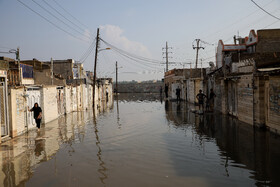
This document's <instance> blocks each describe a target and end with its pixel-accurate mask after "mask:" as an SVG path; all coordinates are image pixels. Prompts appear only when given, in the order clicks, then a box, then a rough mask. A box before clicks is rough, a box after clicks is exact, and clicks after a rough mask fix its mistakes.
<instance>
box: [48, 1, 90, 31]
mask: <svg viewBox="0 0 280 187" xmlns="http://www.w3.org/2000/svg"><path fill="white" fill-rule="evenodd" d="M53 2H55V4H57V6H59V7H60V8H61V9H62V10H64V12H66V13H67V14H68V15H69V16H71V17H72V18H73V19H75V20H76V21H77V22H78V23H80V24H81V25H83V26H84V27H85V28H87V26H86V25H85V24H83V23H82V22H81V21H79V20H78V19H77V18H76V17H75V16H73V15H72V14H71V13H69V12H68V11H67V10H66V9H65V8H63V6H62V5H60V4H59V3H58V2H57V1H55V0H53Z"/></svg>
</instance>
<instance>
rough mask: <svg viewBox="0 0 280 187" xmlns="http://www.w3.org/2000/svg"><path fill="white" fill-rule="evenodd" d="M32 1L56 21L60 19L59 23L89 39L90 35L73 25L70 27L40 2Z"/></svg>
mask: <svg viewBox="0 0 280 187" xmlns="http://www.w3.org/2000/svg"><path fill="white" fill-rule="evenodd" d="M31 1H32V2H34V3H35V4H36V5H38V6H39V7H41V8H42V9H43V10H45V11H46V12H47V13H48V14H50V15H51V16H53V17H54V18H55V19H57V20H58V21H60V22H61V23H63V24H64V25H66V26H67V27H68V28H70V29H72V30H74V31H76V32H77V33H79V34H81V35H82V36H83V37H85V38H88V39H91V38H90V37H88V36H86V35H84V33H82V32H81V31H79V30H77V29H76V28H75V27H72V26H71V25H69V24H68V23H66V22H65V21H63V20H62V19H60V18H59V17H57V16H56V15H54V14H53V13H52V12H51V11H49V10H48V9H46V8H45V7H44V6H42V5H41V4H40V3H38V2H36V1H35V0H31Z"/></svg>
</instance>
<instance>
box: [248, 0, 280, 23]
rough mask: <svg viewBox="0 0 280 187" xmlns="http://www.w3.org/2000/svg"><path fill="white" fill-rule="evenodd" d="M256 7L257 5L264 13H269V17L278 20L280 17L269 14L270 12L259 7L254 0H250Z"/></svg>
mask: <svg viewBox="0 0 280 187" xmlns="http://www.w3.org/2000/svg"><path fill="white" fill-rule="evenodd" d="M251 1H252V2H253V3H254V4H255V5H256V6H257V7H259V8H260V9H261V10H262V11H264V12H265V13H267V14H268V15H270V16H271V17H273V18H275V19H278V20H279V21H280V18H278V17H276V16H275V15H273V14H271V13H270V12H268V11H266V10H265V9H264V8H263V7H261V6H260V5H258V4H257V3H256V2H255V1H254V0H251Z"/></svg>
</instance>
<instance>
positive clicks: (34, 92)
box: [26, 88, 41, 129]
mask: <svg viewBox="0 0 280 187" xmlns="http://www.w3.org/2000/svg"><path fill="white" fill-rule="evenodd" d="M26 95H27V106H28V107H29V109H31V108H32V107H33V106H34V104H35V103H38V105H39V106H40V107H41V103H40V95H41V94H40V90H39V88H28V89H27V91H26ZM35 126H36V123H35V119H34V114H33V112H27V127H28V129H30V128H33V127H35Z"/></svg>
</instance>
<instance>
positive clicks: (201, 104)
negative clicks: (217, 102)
mask: <svg viewBox="0 0 280 187" xmlns="http://www.w3.org/2000/svg"><path fill="white" fill-rule="evenodd" d="M196 98H197V100H198V104H199V110H200V111H201V110H202V112H203V110H204V99H205V98H207V97H206V95H205V94H204V93H202V90H199V93H198V94H197V95H196Z"/></svg>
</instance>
